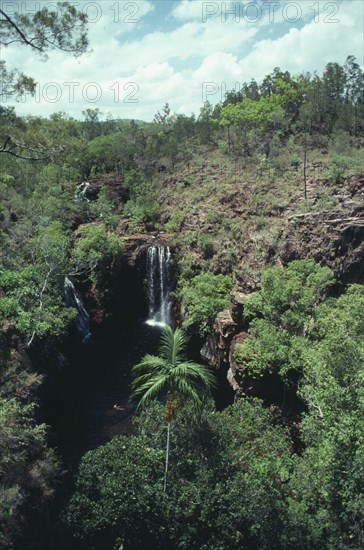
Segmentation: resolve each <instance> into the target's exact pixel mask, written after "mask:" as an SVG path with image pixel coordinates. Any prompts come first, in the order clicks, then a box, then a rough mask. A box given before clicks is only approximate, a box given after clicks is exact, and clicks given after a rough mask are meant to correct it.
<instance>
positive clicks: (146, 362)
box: [131, 354, 165, 375]
mask: <svg viewBox="0 0 364 550" xmlns="http://www.w3.org/2000/svg"><path fill="white" fill-rule="evenodd" d="M164 363H165V362H164V360H163V358H162V357H159V356H158V355H150V354H147V355H144V357H143V358H142V360H141V361H140V363H138V364H137V365H134V367H133V368H132V369H131V371H132V374H133V375H135V374H137V373H139V372H140V371H147V372H149V371H153V370H158V369H160V368H162V367H163V366H164Z"/></svg>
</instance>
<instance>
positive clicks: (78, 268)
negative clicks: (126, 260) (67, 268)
mask: <svg viewBox="0 0 364 550" xmlns="http://www.w3.org/2000/svg"><path fill="white" fill-rule="evenodd" d="M122 254H123V245H122V242H121V240H120V238H119V237H118V236H117V235H115V234H114V233H110V232H108V231H107V230H106V228H105V226H104V225H103V224H98V225H90V226H86V227H83V228H82V231H81V232H80V238H79V239H77V241H76V243H75V246H74V248H73V250H72V257H71V264H72V266H73V271H72V273H71V274H72V275H77V276H80V275H81V276H82V275H87V277H89V278H90V279H91V280H92V281H99V282H100V281H101V278H102V277H105V276H106V274H107V273H110V272H112V270H113V267H114V266H115V265H117V263H118V262H119V261H120V260H121V258H122Z"/></svg>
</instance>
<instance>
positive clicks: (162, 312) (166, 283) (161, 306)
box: [147, 246, 172, 326]
mask: <svg viewBox="0 0 364 550" xmlns="http://www.w3.org/2000/svg"><path fill="white" fill-rule="evenodd" d="M171 279H172V278H171V251H170V249H169V247H168V246H151V247H150V248H148V252H147V284H148V321H147V323H148V324H149V325H152V326H165V325H169V324H170V323H171V308H172V301H171V297H170V291H171V282H172V281H171Z"/></svg>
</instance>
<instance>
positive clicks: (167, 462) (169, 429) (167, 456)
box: [163, 420, 171, 493]
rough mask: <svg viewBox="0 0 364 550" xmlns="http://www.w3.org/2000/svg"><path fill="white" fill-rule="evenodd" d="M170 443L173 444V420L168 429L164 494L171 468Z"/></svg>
mask: <svg viewBox="0 0 364 550" xmlns="http://www.w3.org/2000/svg"><path fill="white" fill-rule="evenodd" d="M170 442H171V420H170V421H169V422H168V429H167V445H166V467H165V470H164V488H163V492H164V493H165V492H166V491H167V475H168V466H169V449H170Z"/></svg>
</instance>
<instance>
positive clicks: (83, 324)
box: [64, 277, 91, 342]
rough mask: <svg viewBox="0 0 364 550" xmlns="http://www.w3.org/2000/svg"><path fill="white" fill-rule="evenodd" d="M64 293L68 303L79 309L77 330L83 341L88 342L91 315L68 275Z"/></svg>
mask: <svg viewBox="0 0 364 550" xmlns="http://www.w3.org/2000/svg"><path fill="white" fill-rule="evenodd" d="M64 295H65V299H66V304H67V305H69V306H70V307H74V308H75V309H77V317H76V326H77V330H78V332H79V333H80V335H81V337H82V342H86V341H87V340H88V339H89V338H90V336H91V331H90V317H89V314H88V313H87V311H86V308H85V306H84V305H83V303H82V300H81V297H80V295H79V293H78V292H77V290H76V288H75V285H74V284H73V282H72V281H71V279H69V278H68V277H66V278H65V280H64Z"/></svg>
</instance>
